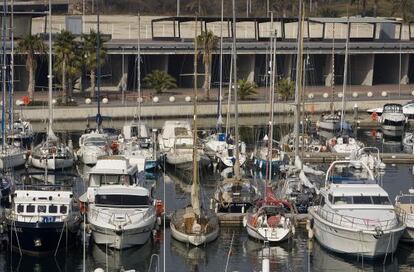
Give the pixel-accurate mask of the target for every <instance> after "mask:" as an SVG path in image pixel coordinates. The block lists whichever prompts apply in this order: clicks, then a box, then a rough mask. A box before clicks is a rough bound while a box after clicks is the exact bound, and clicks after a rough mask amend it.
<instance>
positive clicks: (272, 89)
mask: <svg viewBox="0 0 414 272" xmlns="http://www.w3.org/2000/svg"><path fill="white" fill-rule="evenodd" d="M272 17H273V13H272ZM272 26H273V25H272ZM276 34H277V32H276V31H275V32H274V33H271V35H270V42H271V48H272V52H271V53H272V54H271V56H272V66H271V68H272V73H271V81H270V89H269V92H270V122H269V144H268V155H267V156H268V158H267V161H268V164H269V167H268V182H269V185H270V184H271V182H272V155H273V124H274V104H275V85H276V69H277V65H276V40H277V35H276ZM265 190H266V187H265Z"/></svg>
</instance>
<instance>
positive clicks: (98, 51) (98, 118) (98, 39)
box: [96, 0, 102, 133]
mask: <svg viewBox="0 0 414 272" xmlns="http://www.w3.org/2000/svg"><path fill="white" fill-rule="evenodd" d="M99 15H100V12H99V0H98V1H96V19H97V33H96V70H97V71H96V74H97V82H96V85H97V91H96V100H97V102H98V113H97V114H96V124H97V131H98V132H99V133H100V132H101V125H102V115H101V56H100V55H101V48H100V47H101V33H100V31H99V24H100V21H99Z"/></svg>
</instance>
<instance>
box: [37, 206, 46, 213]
mask: <svg viewBox="0 0 414 272" xmlns="http://www.w3.org/2000/svg"><path fill="white" fill-rule="evenodd" d="M37 212H38V213H45V212H46V205H39V206H37Z"/></svg>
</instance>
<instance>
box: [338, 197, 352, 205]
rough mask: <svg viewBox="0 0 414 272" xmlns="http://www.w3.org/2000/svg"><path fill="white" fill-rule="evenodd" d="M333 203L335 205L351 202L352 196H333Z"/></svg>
mask: <svg viewBox="0 0 414 272" xmlns="http://www.w3.org/2000/svg"><path fill="white" fill-rule="evenodd" d="M334 204H335V205H344V204H352V196H335V197H334Z"/></svg>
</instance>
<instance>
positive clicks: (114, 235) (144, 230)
mask: <svg viewBox="0 0 414 272" xmlns="http://www.w3.org/2000/svg"><path fill="white" fill-rule="evenodd" d="M91 229H92V237H93V240H94V241H95V243H96V244H98V245H108V246H109V247H110V248H114V249H118V250H121V249H125V248H131V247H134V246H138V245H143V244H145V243H146V242H147V241H148V239H149V238H150V235H151V233H152V229H153V226H152V227H151V226H144V227H138V228H133V229H128V230H119V231H116V230H114V229H109V228H102V227H99V226H97V225H94V224H91Z"/></svg>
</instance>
